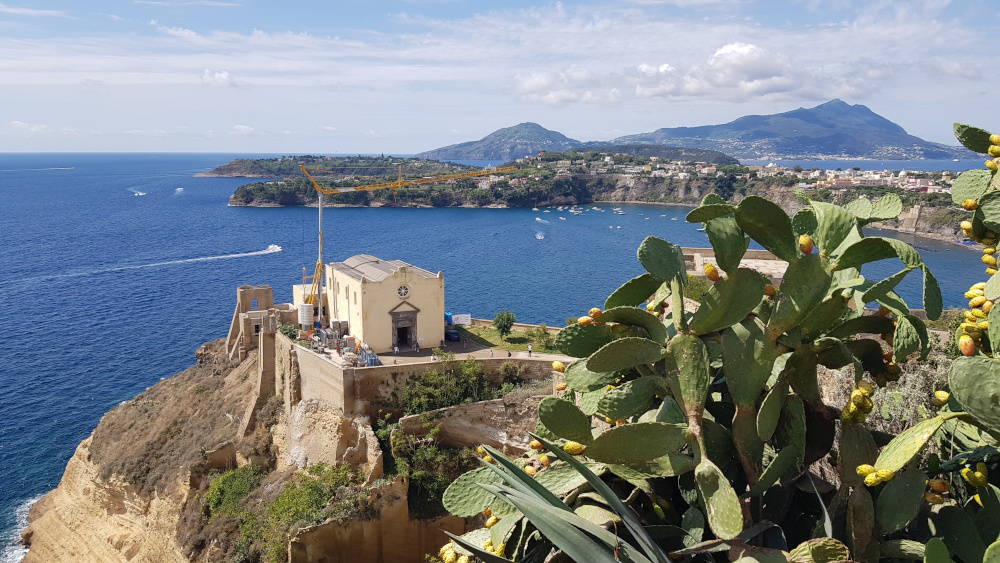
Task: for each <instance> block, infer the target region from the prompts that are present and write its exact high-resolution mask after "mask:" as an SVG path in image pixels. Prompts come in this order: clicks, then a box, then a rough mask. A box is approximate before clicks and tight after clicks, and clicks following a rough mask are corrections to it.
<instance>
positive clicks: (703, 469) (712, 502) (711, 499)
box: [694, 459, 743, 540]
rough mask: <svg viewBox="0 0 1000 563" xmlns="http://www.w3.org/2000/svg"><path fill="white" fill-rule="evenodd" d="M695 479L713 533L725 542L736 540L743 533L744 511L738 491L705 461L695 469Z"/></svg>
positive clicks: (716, 469)
mask: <svg viewBox="0 0 1000 563" xmlns="http://www.w3.org/2000/svg"><path fill="white" fill-rule="evenodd" d="M694 478H695V481H696V482H697V483H698V492H699V493H700V498H701V501H702V503H703V504H704V507H705V514H706V516H707V517H708V525H709V527H710V528H711V529H712V532H714V533H715V535H716V536H718V537H719V538H720V539H723V540H731V539H733V538H735V537H736V536H737V535H738V534H739V533H740V532H741V531H743V511H742V509H741V508H740V500H739V498H738V497H737V496H736V491H734V490H733V487H732V485H730V484H729V481H728V480H727V479H726V476H725V475H724V474H723V473H722V470H720V469H719V468H718V467H717V466H716V465H715V464H714V463H712V462H711V461H710V460H707V459H703V460H702V461H701V463H699V464H698V465H697V467H695V470H694Z"/></svg>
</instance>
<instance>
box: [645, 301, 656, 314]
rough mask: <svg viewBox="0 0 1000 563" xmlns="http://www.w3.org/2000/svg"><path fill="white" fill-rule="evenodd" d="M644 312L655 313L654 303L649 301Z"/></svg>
mask: <svg viewBox="0 0 1000 563" xmlns="http://www.w3.org/2000/svg"><path fill="white" fill-rule="evenodd" d="M646 310H647V311H649V312H650V313H652V312H653V311H655V310H656V303H653V302H652V301H650V302H649V303H646Z"/></svg>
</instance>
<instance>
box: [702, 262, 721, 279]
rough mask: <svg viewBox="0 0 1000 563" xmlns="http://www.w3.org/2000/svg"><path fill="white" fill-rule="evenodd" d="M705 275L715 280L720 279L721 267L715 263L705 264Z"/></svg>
mask: <svg viewBox="0 0 1000 563" xmlns="http://www.w3.org/2000/svg"><path fill="white" fill-rule="evenodd" d="M705 277H706V278H708V279H709V280H711V281H714V282H715V281H719V269H718V268H716V267H715V264H711V263H708V264H705Z"/></svg>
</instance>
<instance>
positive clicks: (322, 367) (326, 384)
mask: <svg viewBox="0 0 1000 563" xmlns="http://www.w3.org/2000/svg"><path fill="white" fill-rule="evenodd" d="M295 356H296V358H297V359H298V362H299V388H300V389H301V399H302V400H303V401H310V400H318V401H324V402H326V403H327V404H328V405H330V406H331V407H333V408H335V409H337V410H339V411H340V412H349V410H345V405H348V404H351V403H350V402H349V401H352V400H353V398H349V397H348V393H349V392H350V391H351V386H349V385H345V383H346V378H345V374H344V370H343V369H341V368H339V367H337V366H336V365H335V364H334V363H333V362H331V361H330V360H329V359H327V358H324V357H323V356H320V355H319V354H317V353H315V352H313V351H311V350H307V349H306V348H303V347H302V346H298V345H295ZM287 408H288V407H287V405H286V409H287Z"/></svg>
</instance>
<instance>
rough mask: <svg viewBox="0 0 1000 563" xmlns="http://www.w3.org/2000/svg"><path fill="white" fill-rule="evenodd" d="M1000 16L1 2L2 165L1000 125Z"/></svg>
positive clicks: (780, 9)
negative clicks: (786, 118) (6, 157)
mask: <svg viewBox="0 0 1000 563" xmlns="http://www.w3.org/2000/svg"><path fill="white" fill-rule="evenodd" d="M998 20H1000V12H998V11H997V10H996V8H995V6H994V5H993V4H991V3H989V2H982V1H980V2H975V3H974V2H971V1H961V0H954V1H949V0H913V1H909V2H903V1H896V2H891V1H879V0H867V1H853V0H825V1H819V0H790V1H780V2H779V1H766V0H757V1H754V0H725V1H722V0H632V1H618V2H610V1H609V2H568V1H567V2H530V1H522V0H517V1H508V2H470V1H462V0H408V1H403V0H388V1H386V0H381V1H368V0H356V1H352V2H337V1H334V2H331V1H327V2H312V1H294V0H290V1H287V2H282V3H277V2H264V1H263V0H189V1H185V0H89V1H87V2H80V1H79V0H76V1H68V0H37V1H36V0H4V1H3V2H0V152H10V151H191V152H201V151H213V152H276V153H284V154H297V153H307V152H308V153H315V154H322V153H352V152H385V153H387V154H391V153H395V154H403V153H414V152H419V151H422V150H429V149H432V148H436V147H439V146H443V145H447V144H452V143H458V142H462V141H468V140H474V139H479V138H481V137H483V136H484V135H486V134H488V133H490V132H492V131H494V130H496V129H498V128H501V127H507V126H510V125H514V124H517V123H521V122H524V121H533V122H536V123H539V124H541V125H542V126H544V127H547V128H549V129H554V130H556V131H559V132H561V133H563V134H565V135H567V136H569V137H571V138H574V139H578V140H584V141H589V140H609V139H612V138H614V137H616V136H620V135H624V134H631V133H639V132H645V131H652V130H654V129H657V128H659V127H675V126H692V125H705V124H712V123H724V122H727V121H730V120H732V119H735V118H737V117H740V116H742V115H747V114H763V113H776V112H780V111H788V110H791V109H795V108H797V107H811V106H814V105H817V104H820V103H823V102H825V101H828V100H830V99H832V98H835V97H837V98H841V99H843V100H844V101H846V102H848V103H851V104H864V105H866V106H868V107H869V108H871V109H872V110H873V111H875V112H876V113H879V114H880V115H882V116H884V117H886V118H888V119H890V120H892V121H895V122H896V123H898V124H900V125H902V126H903V127H904V128H905V129H906V130H907V131H908V132H910V133H912V134H914V135H917V136H920V137H923V138H925V139H927V140H930V141H936V142H943V143H948V144H955V141H954V139H953V137H952V136H951V123H952V122H953V121H965V122H971V123H975V124H977V125H980V126H983V127H986V128H991V127H992V128H994V129H998V130H1000V126H995V122H996V121H997V119H996V117H995V110H993V108H992V107H991V103H990V100H992V99H993V98H994V97H995V96H996V94H997V93H998V88H997V83H998V79H997V76H1000V73H997V72H996V70H995V68H994V61H995V56H994V55H995V53H996V52H997V44H996V42H995V41H994V37H995V34H994V33H991V32H992V31H993V30H995V29H996V28H997V25H998V23H1000V21H998Z"/></svg>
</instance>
